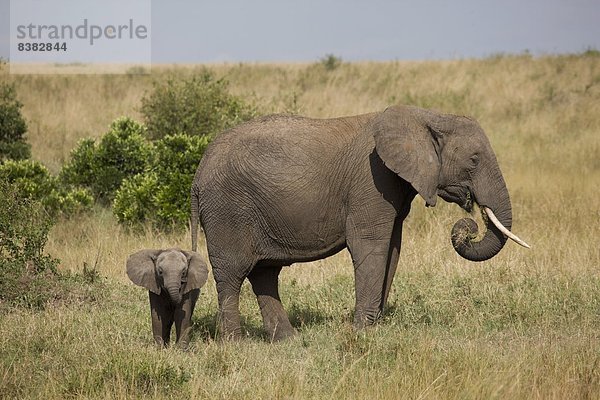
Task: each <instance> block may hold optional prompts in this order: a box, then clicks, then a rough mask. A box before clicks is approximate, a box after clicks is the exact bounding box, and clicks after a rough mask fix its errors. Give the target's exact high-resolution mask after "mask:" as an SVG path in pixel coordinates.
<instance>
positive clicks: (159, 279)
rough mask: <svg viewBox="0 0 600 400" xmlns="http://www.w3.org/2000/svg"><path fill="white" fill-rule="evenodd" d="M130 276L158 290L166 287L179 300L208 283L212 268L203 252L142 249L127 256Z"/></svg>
mask: <svg viewBox="0 0 600 400" xmlns="http://www.w3.org/2000/svg"><path fill="white" fill-rule="evenodd" d="M127 276H129V279H131V281H132V282H133V283H135V284H136V285H139V286H143V287H145V288H146V289H148V290H149V291H151V292H153V293H155V294H161V291H162V290H163V289H164V290H166V291H167V293H168V294H169V297H170V298H171V301H172V302H173V303H175V304H179V303H180V302H181V299H182V296H183V295H184V294H186V293H187V292H189V291H190V290H192V289H197V288H201V287H202V286H204V284H205V283H206V279H207V277H208V269H207V267H206V264H205V263H204V261H202V259H201V257H200V255H199V254H198V253H196V252H193V251H182V250H178V249H168V250H150V249H147V250H140V251H138V252H136V253H134V254H132V255H130V256H129V258H128V259H127Z"/></svg>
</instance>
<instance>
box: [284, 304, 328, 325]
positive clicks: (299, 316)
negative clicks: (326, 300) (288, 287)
mask: <svg viewBox="0 0 600 400" xmlns="http://www.w3.org/2000/svg"><path fill="white" fill-rule="evenodd" d="M288 316H289V319H290V323H291V324H292V326H293V327H294V328H296V329H298V330H299V331H301V330H303V329H304V328H309V327H311V326H314V325H321V324H324V323H325V322H327V321H329V320H331V317H330V316H328V315H326V314H325V313H324V312H323V311H321V310H318V309H315V308H312V307H300V306H298V305H296V304H292V306H291V307H290V309H289V311H288Z"/></svg>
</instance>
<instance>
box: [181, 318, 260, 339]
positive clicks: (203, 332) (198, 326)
mask: <svg viewBox="0 0 600 400" xmlns="http://www.w3.org/2000/svg"><path fill="white" fill-rule="evenodd" d="M217 319H218V313H217V312H214V313H211V314H203V315H200V316H198V317H196V318H193V320H192V321H193V325H192V335H193V337H194V340H197V341H203V342H208V341H211V340H219V339H220V337H219V331H218V327H217ZM241 326H242V334H243V336H244V337H249V338H265V339H266V334H265V332H264V330H263V329H262V326H257V325H254V324H252V323H250V322H249V321H248V320H247V318H244V316H242V317H241Z"/></svg>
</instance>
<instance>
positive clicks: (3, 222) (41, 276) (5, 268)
mask: <svg viewBox="0 0 600 400" xmlns="http://www.w3.org/2000/svg"><path fill="white" fill-rule="evenodd" d="M0 203H1V204H2V207H0V312H3V311H5V310H6V309H9V308H10V307H14V306H21V307H27V308H34V309H42V308H44V307H45V306H46V305H47V304H48V302H50V301H59V300H60V301H64V300H70V299H73V300H76V301H78V302H79V301H82V300H84V301H85V300H93V299H95V298H97V296H98V295H100V294H101V293H102V292H101V291H99V290H93V286H94V287H95V286H97V285H100V284H101V283H100V282H99V279H98V275H97V273H96V271H95V270H93V269H86V268H85V266H84V271H83V274H61V273H59V272H58V271H57V269H56V267H57V265H58V263H59V260H58V259H56V258H53V257H51V256H49V255H47V254H44V246H45V245H46V241H47V240H48V232H49V231H50V228H51V227H52V225H53V223H54V219H53V217H52V216H51V215H50V214H49V213H48V212H47V211H46V209H45V207H44V206H43V205H42V203H40V202H39V201H37V200H35V199H32V198H31V197H28V196H26V195H25V196H24V195H23V191H22V188H21V187H19V186H18V185H16V184H10V183H8V182H6V181H5V180H3V179H0ZM92 285H93V286H92Z"/></svg>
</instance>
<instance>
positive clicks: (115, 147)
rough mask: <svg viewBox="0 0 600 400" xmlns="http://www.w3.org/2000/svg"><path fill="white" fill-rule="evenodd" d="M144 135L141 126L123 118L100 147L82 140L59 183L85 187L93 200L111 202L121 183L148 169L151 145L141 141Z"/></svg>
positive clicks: (87, 140) (111, 127)
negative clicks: (92, 196) (89, 191)
mask: <svg viewBox="0 0 600 400" xmlns="http://www.w3.org/2000/svg"><path fill="white" fill-rule="evenodd" d="M144 131H145V127H144V126H143V125H142V124H139V123H137V122H135V121H134V120H132V119H131V118H127V117H123V118H119V119H117V120H115V121H114V122H113V123H112V124H111V125H110V129H109V131H108V132H107V133H106V134H105V135H104V136H102V138H101V139H100V141H99V143H97V144H96V142H95V141H94V140H93V139H83V140H81V141H80V142H79V144H78V145H77V147H76V148H75V149H74V150H73V151H72V152H71V160H70V161H69V163H67V164H66V165H65V166H64V167H63V169H62V171H61V173H60V178H61V180H62V181H63V182H65V183H67V184H70V185H80V186H85V187H88V188H89V189H90V190H91V191H92V193H93V194H94V196H95V197H96V198H98V199H99V200H101V201H104V202H110V201H111V200H112V199H113V198H114V195H115V192H116V191H117V189H118V188H119V186H121V182H122V181H123V179H125V178H127V177H131V176H134V175H136V174H138V173H140V172H143V171H145V170H146V169H147V167H148V163H149V159H150V157H151V153H152V144H151V143H148V142H147V141H146V139H145V138H144Z"/></svg>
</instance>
